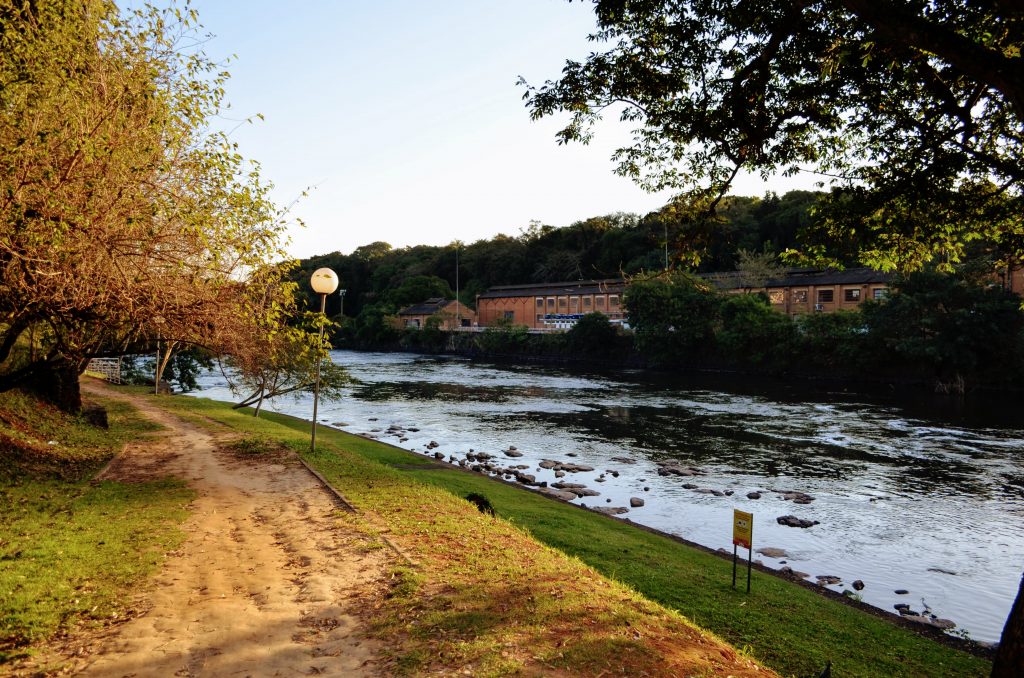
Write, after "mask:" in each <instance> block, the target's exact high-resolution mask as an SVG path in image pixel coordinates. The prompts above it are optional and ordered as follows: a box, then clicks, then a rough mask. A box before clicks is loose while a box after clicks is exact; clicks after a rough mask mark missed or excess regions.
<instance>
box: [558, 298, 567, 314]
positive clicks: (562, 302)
mask: <svg viewBox="0 0 1024 678" xmlns="http://www.w3.org/2000/svg"><path fill="white" fill-rule="evenodd" d="M568 303H569V301H568V300H567V299H566V298H565V297H558V308H560V309H562V310H563V311H564V310H565V307H566V305H567V304H568Z"/></svg>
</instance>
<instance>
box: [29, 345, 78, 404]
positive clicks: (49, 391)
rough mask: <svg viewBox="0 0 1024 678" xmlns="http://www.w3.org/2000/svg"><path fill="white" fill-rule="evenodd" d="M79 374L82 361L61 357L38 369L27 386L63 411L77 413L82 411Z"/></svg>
mask: <svg viewBox="0 0 1024 678" xmlns="http://www.w3.org/2000/svg"><path fill="white" fill-rule="evenodd" d="M81 374H82V361H80V360H75V359H71V358H62V359H60V360H58V361H56V362H53V363H50V364H49V365H47V366H46V367H45V368H44V369H43V370H40V372H39V373H38V374H36V375H35V376H34V377H33V379H32V381H31V382H30V384H29V387H30V388H31V389H32V390H33V391H35V392H36V393H38V394H39V395H40V396H41V397H42V398H43V399H44V400H48V401H49V402H51V403H53V404H54V405H56V406H57V407H59V408H60V409H62V410H64V411H65V412H70V413H72V414H78V413H79V412H81V411H82V392H81V390H80V389H79V386H78V377H79V376H80V375H81Z"/></svg>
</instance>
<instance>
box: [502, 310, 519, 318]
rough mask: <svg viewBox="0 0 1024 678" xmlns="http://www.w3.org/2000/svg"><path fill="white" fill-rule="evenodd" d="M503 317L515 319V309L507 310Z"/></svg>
mask: <svg viewBox="0 0 1024 678" xmlns="http://www.w3.org/2000/svg"><path fill="white" fill-rule="evenodd" d="M503 317H504V318H505V320H515V318H516V312H515V311H505V315H504V316H503Z"/></svg>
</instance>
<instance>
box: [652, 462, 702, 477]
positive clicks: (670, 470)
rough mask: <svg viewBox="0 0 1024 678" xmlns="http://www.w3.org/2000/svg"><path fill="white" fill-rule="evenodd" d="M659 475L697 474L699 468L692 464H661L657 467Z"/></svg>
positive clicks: (699, 473)
mask: <svg viewBox="0 0 1024 678" xmlns="http://www.w3.org/2000/svg"><path fill="white" fill-rule="evenodd" d="M658 475H659V476H698V475H701V470H700V469H696V468H693V467H692V466H680V465H679V464H663V465H661V466H659V467H658Z"/></svg>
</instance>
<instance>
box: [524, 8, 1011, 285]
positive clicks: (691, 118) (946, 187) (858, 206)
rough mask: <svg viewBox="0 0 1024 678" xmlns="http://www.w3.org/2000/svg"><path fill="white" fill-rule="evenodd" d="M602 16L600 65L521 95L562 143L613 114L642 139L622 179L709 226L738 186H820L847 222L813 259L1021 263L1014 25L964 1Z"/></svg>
mask: <svg viewBox="0 0 1024 678" xmlns="http://www.w3.org/2000/svg"><path fill="white" fill-rule="evenodd" d="M594 6H595V13H596V16H597V30H596V31H595V32H594V33H593V34H592V35H591V36H590V39H591V40H592V41H593V42H594V43H595V44H596V47H595V49H594V51H593V52H591V53H590V54H589V55H588V56H587V58H586V59H584V60H582V61H568V62H566V64H565V67H564V68H563V70H562V74H561V76H560V77H559V79H557V80H554V81H548V82H546V83H544V84H543V85H541V86H539V87H532V86H529V85H527V84H526V83H525V81H521V84H522V85H523V86H524V87H525V98H526V100H527V106H528V107H529V108H530V114H531V117H532V118H534V119H539V118H544V117H548V116H557V115H562V114H567V115H568V122H567V123H565V124H564V127H563V128H562V129H561V130H560V131H559V132H558V134H557V139H558V142H559V143H568V142H573V141H576V142H582V143H586V142H587V141H589V140H590V138H591V135H592V134H593V130H594V126H595V124H596V123H597V121H598V120H600V119H601V117H602V115H603V114H605V113H606V112H607V111H608V110H609V109H610V110H611V111H613V112H614V114H616V115H618V117H619V118H620V120H621V121H623V122H625V123H628V124H630V125H631V126H632V130H633V139H632V143H629V144H626V145H625V146H623V147H621V148H619V149H618V150H617V151H616V152H615V154H614V156H613V159H614V160H616V161H617V162H618V166H617V170H616V171H617V172H618V173H619V174H621V175H623V176H627V177H630V178H632V179H633V180H635V181H636V182H638V183H639V184H640V185H641V186H643V187H644V188H647V189H649V190H660V189H665V188H673V189H677V190H682V191H683V192H684V193H685V194H686V195H687V200H686V202H687V203H688V204H690V205H693V206H697V207H699V208H700V209H701V210H703V211H704V213H705V214H707V215H713V214H714V213H715V211H716V210H717V209H718V208H719V207H724V205H723V204H722V199H723V196H725V195H726V193H727V191H728V190H729V187H730V185H731V184H732V182H733V180H734V178H735V177H736V176H737V174H738V173H739V172H740V171H748V172H761V173H763V174H765V175H768V174H771V173H775V172H780V173H791V174H792V173H796V172H799V171H801V170H804V169H810V170H811V171H817V172H821V173H823V175H825V176H828V177H830V179H831V180H832V181H833V185H835V186H838V187H839V188H841V189H842V190H841V191H840V192H839V193H837V195H836V201H837V205H839V204H841V206H842V210H841V212H833V214H832V215H831V216H826V217H824V218H823V219H821V220H820V221H819V222H818V224H816V225H815V226H816V228H815V229H814V230H813V231H811V232H809V233H808V242H806V243H805V245H806V247H804V248H802V253H803V254H804V255H807V256H811V257H814V258H817V259H831V260H833V261H835V260H836V259H837V258H842V257H847V256H856V257H860V258H861V259H862V260H863V261H865V262H871V263H873V264H875V265H880V266H886V267H887V266H893V267H897V268H900V269H902V270H914V269H918V268H920V267H921V266H922V265H923V264H924V263H926V262H928V261H932V260H937V261H942V262H947V263H954V262H956V261H957V260H959V259H960V258H961V256H962V254H963V252H964V249H965V247H966V245H968V244H969V243H970V242H972V241H973V240H976V239H977V238H979V237H985V238H987V239H989V240H990V241H991V242H993V243H995V244H996V245H997V246H999V247H1001V248H1003V249H1004V252H1009V253H1011V254H1012V256H1015V257H1016V258H1017V259H1018V260H1019V259H1020V258H1021V257H1022V256H1024V228H1022V218H1021V216H1020V215H1021V214H1022V213H1024V209H1022V207H1024V165H1022V164H1021V162H1020V158H1021V157H1022V156H1024V125H1022V121H1024V67H1022V64H1024V61H1022V55H1021V45H1022V44H1024V23H1022V22H1021V21H1020V19H1019V13H1016V12H1014V11H1010V10H1008V8H1006V7H1003V5H1002V4H1001V3H981V4H977V3H964V2H962V0H936V1H935V2H928V3H911V4H907V3H878V2H874V3H869V2H845V3H823V2H802V3H754V4H750V3H743V4H736V3H724V2H718V1H717V0H690V1H688V2H682V3H680V2H669V1H667V0H661V1H654V2H638V1H636V2H635V1H629V0H626V1H624V0H596V1H595V3H594ZM837 216H838V218H836V217H837ZM710 219H711V217H710V216H709V221H710ZM817 226H820V227H821V228H817ZM776 246H777V247H780V248H782V247H786V246H785V245H783V244H782V243H781V242H777V243H776ZM748 247H749V246H748ZM697 249H698V251H699V249H700V248H699V247H698V248H697Z"/></svg>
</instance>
